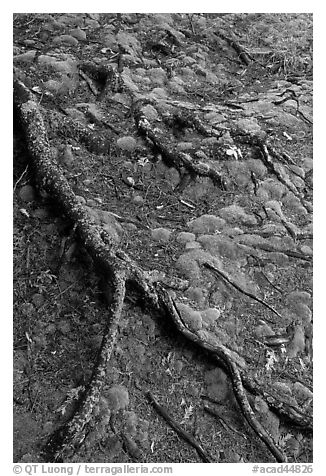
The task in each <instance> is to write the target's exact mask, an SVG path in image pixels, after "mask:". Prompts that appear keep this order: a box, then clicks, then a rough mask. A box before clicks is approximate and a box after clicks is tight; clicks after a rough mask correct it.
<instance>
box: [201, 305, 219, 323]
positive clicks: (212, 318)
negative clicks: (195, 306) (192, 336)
mask: <svg viewBox="0 0 326 476" xmlns="http://www.w3.org/2000/svg"><path fill="white" fill-rule="evenodd" d="M220 315H221V311H220V310H219V309H216V308H215V307H212V308H208V309H206V310H205V311H202V312H201V316H202V319H203V323H206V324H207V325H208V326H212V325H214V324H215V322H216V321H217V319H218V318H219V317H220Z"/></svg>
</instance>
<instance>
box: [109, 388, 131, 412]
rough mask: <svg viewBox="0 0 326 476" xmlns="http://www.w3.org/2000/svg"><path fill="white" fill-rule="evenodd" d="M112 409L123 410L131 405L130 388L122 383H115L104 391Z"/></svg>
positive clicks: (114, 410)
mask: <svg viewBox="0 0 326 476" xmlns="http://www.w3.org/2000/svg"><path fill="white" fill-rule="evenodd" d="M104 394H105V397H106V399H107V402H108V406H109V408H110V410H111V411H113V412H116V411H118V410H123V409H125V408H126V407H127V406H128V405H129V393H128V390H127V389H126V388H125V387H124V386H122V385H113V386H112V387H111V388H110V389H109V390H107V391H106V392H104Z"/></svg>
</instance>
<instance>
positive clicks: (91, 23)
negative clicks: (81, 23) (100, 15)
mask: <svg viewBox="0 0 326 476" xmlns="http://www.w3.org/2000/svg"><path fill="white" fill-rule="evenodd" d="M85 25H86V26H88V27H89V29H90V30H96V29H97V28H100V26H101V25H100V24H99V22H98V21H97V20H93V19H91V18H86V20H85Z"/></svg>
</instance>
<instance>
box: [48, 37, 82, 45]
mask: <svg viewBox="0 0 326 476" xmlns="http://www.w3.org/2000/svg"><path fill="white" fill-rule="evenodd" d="M52 44H53V45H54V46H77V45H78V40H77V39H76V38H74V37H73V36H71V35H60V36H55V37H54V38H53V40H52Z"/></svg>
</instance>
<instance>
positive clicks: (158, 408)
mask: <svg viewBox="0 0 326 476" xmlns="http://www.w3.org/2000/svg"><path fill="white" fill-rule="evenodd" d="M146 397H147V398H148V400H149V401H150V402H151V404H152V405H153V407H154V408H155V410H156V411H157V413H159V414H160V415H161V416H162V417H163V418H164V420H165V421H167V422H168V424H169V425H170V426H171V428H173V429H174V430H175V432H176V433H177V434H178V435H179V436H180V437H181V438H182V439H184V440H185V441H186V442H187V443H189V444H190V445H191V446H192V447H193V448H195V450H196V451H197V453H198V454H199V456H200V457H201V459H202V460H203V461H204V463H213V462H214V461H213V460H212V458H211V457H210V456H209V455H208V454H207V453H206V452H205V451H204V449H203V448H202V447H201V446H200V444H199V443H197V441H196V439H195V438H194V437H193V436H192V435H191V434H190V433H188V432H187V431H185V430H184V429H183V428H182V427H181V426H180V425H179V423H177V422H176V421H175V420H173V418H172V417H171V416H170V415H169V414H168V412H167V411H166V410H165V408H163V407H162V406H161V405H160V404H159V403H158V402H157V401H156V399H155V398H154V396H153V395H152V394H151V392H149V391H148V392H146Z"/></svg>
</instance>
